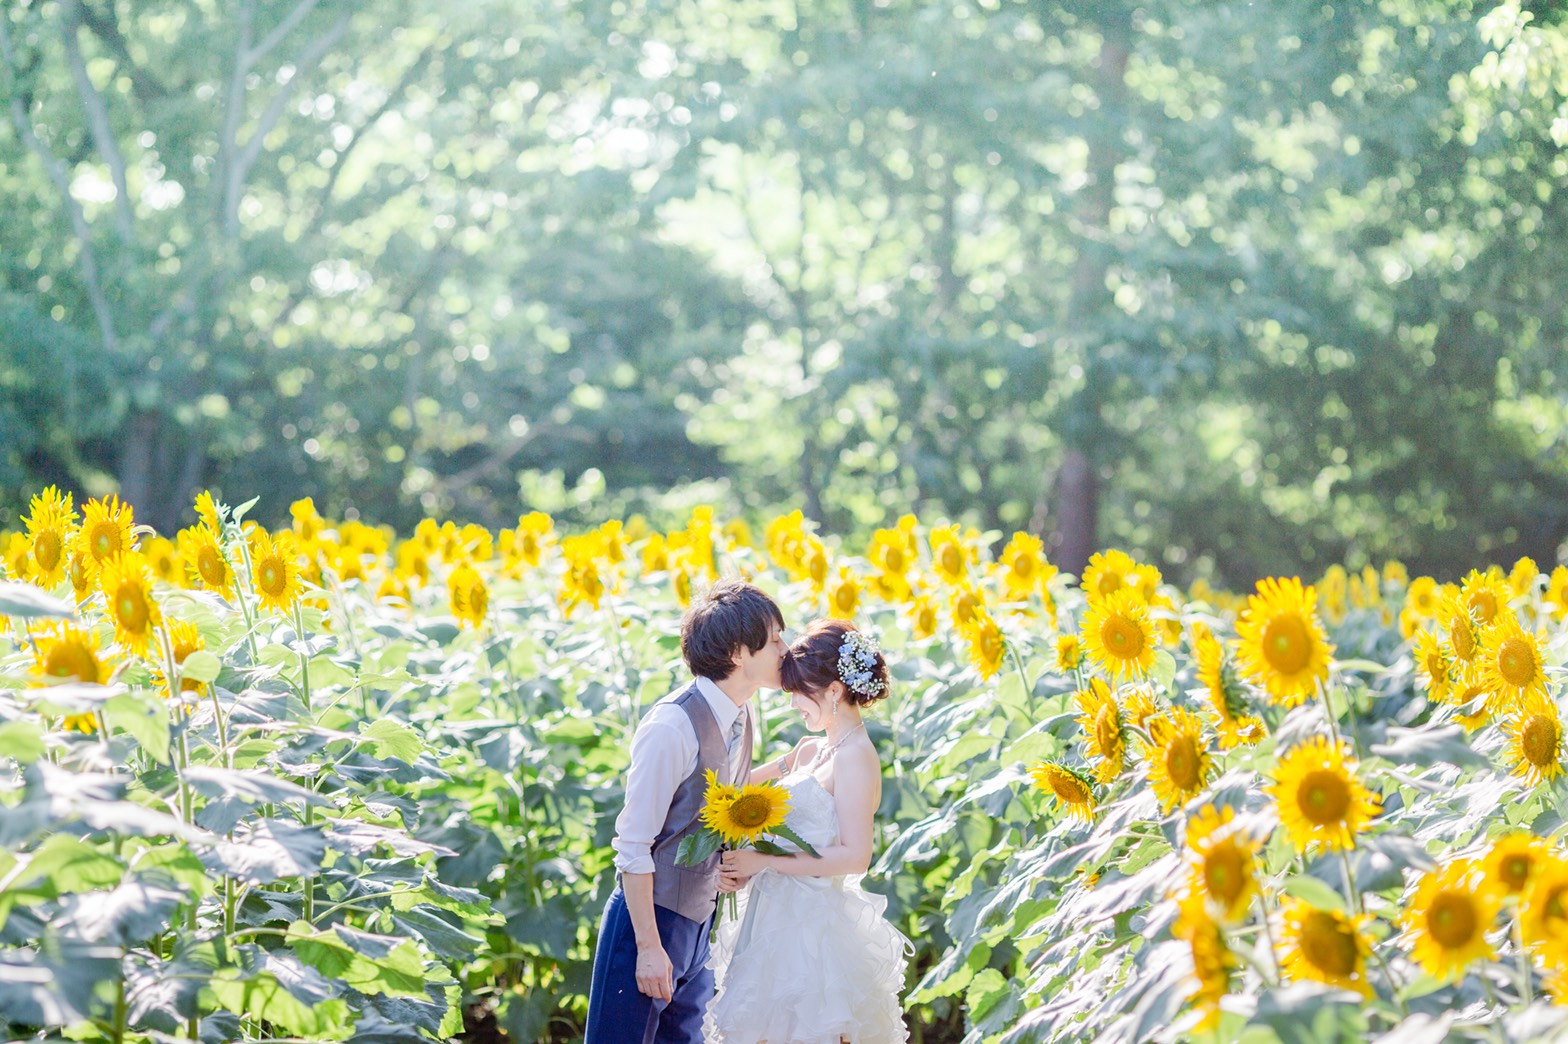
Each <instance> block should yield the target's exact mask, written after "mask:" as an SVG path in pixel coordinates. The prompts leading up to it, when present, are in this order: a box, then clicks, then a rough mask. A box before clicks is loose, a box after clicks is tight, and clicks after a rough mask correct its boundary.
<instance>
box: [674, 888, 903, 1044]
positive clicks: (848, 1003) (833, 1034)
mask: <svg viewBox="0 0 1568 1044" xmlns="http://www.w3.org/2000/svg"><path fill="white" fill-rule="evenodd" d="M886 909H887V899H886V898H885V897H883V896H880V895H877V894H876V893H875V892H867V891H865V890H864V889H863V888H861V887H860V878H859V877H794V876H788V875H785V874H779V873H774V872H773V871H771V870H764V871H763V872H762V873H760V874H758V875H757V876H756V877H754V878H752V881H751V884H750V885H749V886H748V887H747V888H746V889H744V890H743V891H742V892H741V893H740V896H739V917H738V918H737V919H736V920H732V921H726V922H723V923H721V924H720V926H719V931H718V934H717V937H716V938H715V939H714V943H713V957H712V959H711V960H710V961H709V962H708V963H709V967H711V968H713V970H714V976H715V978H716V979H717V982H718V992H717V994H716V995H715V996H714V998H713V1002H712V1003H711V1004H710V1005H709V1006H708V1014H707V1018H706V1020H705V1021H704V1023H703V1039H704V1040H705V1041H708V1042H709V1044H757V1042H758V1041H767V1042H768V1044H838V1042H839V1041H840V1040H848V1041H850V1042H852V1044H903V1042H904V1041H907V1040H908V1039H909V1034H908V1031H907V1030H906V1029H905V1027H904V1019H903V1014H902V1009H901V1006H900V1004H899V993H900V991H901V990H903V988H904V969H905V954H906V952H913V949H914V948H913V946H911V945H910V942H909V940H908V939H906V938H905V937H904V935H903V934H902V933H901V932H899V930H898V929H897V928H894V927H893V926H892V925H891V924H889V923H888V921H887V919H886V918H885V917H883V915H882V914H883V911H884V910H886Z"/></svg>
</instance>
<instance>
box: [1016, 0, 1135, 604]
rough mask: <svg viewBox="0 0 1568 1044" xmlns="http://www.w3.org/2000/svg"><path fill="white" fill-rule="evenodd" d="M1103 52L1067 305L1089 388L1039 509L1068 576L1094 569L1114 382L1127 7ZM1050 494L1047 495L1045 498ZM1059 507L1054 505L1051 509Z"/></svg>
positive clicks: (1072, 407) (1108, 24)
mask: <svg viewBox="0 0 1568 1044" xmlns="http://www.w3.org/2000/svg"><path fill="white" fill-rule="evenodd" d="M1095 21H1096V24H1097V25H1098V27H1099V30H1100V53H1099V57H1098V58H1097V59H1096V61H1095V65H1094V70H1093V72H1092V74H1091V76H1090V83H1091V85H1092V86H1093V87H1094V91H1095V94H1096V95H1097V96H1098V98H1099V100H1100V116H1099V119H1097V120H1096V121H1094V122H1093V124H1091V126H1092V128H1093V130H1092V131H1091V132H1090V134H1089V140H1088V146H1089V156H1088V165H1087V166H1088V171H1087V173H1088V181H1087V184H1085V186H1084V188H1083V190H1082V191H1081V192H1080V193H1079V194H1078V199H1077V202H1076V206H1075V208H1074V209H1075V212H1076V216H1077V224H1078V226H1079V227H1080V228H1081V229H1082V230H1083V231H1082V233H1081V234H1080V238H1079V247H1078V257H1077V259H1076V260H1075V261H1074V263H1073V273H1072V283H1071V292H1070V296H1069V298H1068V304H1067V328H1068V329H1069V330H1070V331H1072V332H1073V333H1074V334H1075V335H1078V336H1082V337H1083V338H1084V340H1085V351H1084V384H1083V387H1082V389H1080V390H1079V391H1078V393H1077V394H1076V395H1074V396H1073V398H1072V400H1071V401H1070V402H1069V403H1068V404H1067V408H1066V424H1065V425H1064V428H1063V432H1062V436H1063V442H1064V443H1065V449H1064V452H1063V454H1062V463H1061V466H1060V468H1059V470H1058V471H1057V475H1056V479H1055V481H1054V482H1053V483H1051V484H1050V486H1049V487H1048V492H1045V495H1044V496H1043V497H1042V503H1040V504H1038V505H1037V506H1036V521H1037V522H1038V523H1040V524H1039V525H1038V527H1037V528H1039V529H1040V530H1042V531H1043V530H1044V529H1045V528H1046V527H1045V523H1046V521H1047V520H1048V519H1049V520H1051V521H1053V522H1054V526H1053V528H1052V532H1051V535H1050V538H1049V540H1048V541H1047V544H1048V546H1050V547H1051V548H1052V549H1053V554H1054V555H1055V561H1056V564H1057V565H1058V566H1060V567H1061V569H1063V570H1064V571H1066V572H1069V573H1073V574H1075V575H1078V576H1082V575H1083V569H1084V567H1085V566H1086V565H1088V564H1089V556H1090V555H1091V554H1093V553H1094V550H1095V544H1096V541H1097V538H1098V532H1099V476H1098V471H1099V463H1100V462H1099V459H1098V454H1097V452H1096V447H1098V446H1099V445H1100V444H1101V443H1102V441H1103V440H1102V439H1101V438H1100V433H1101V430H1102V427H1103V421H1102V419H1101V417H1100V406H1101V398H1102V395H1103V392H1104V383H1105V381H1106V380H1107V379H1108V375H1106V374H1105V373H1104V372H1103V366H1102V363H1101V354H1102V351H1103V349H1102V347H1101V344H1100V341H1101V333H1100V330H1101V328H1102V324H1101V323H1100V322H1099V321H1098V320H1099V317H1100V316H1101V315H1103V313H1104V312H1105V311H1106V310H1107V309H1108V308H1109V307H1111V300H1110V294H1109V293H1108V292H1107V290H1106V288H1105V277H1106V274H1107V272H1108V271H1109V269H1110V264H1111V259H1112V256H1113V251H1112V249H1111V246H1110V234H1111V233H1110V216H1111V209H1112V207H1113V206H1114V205H1115V202H1116V168H1117V165H1118V163H1119V162H1120V160H1121V158H1122V152H1123V150H1124V145H1123V142H1122V128H1123V126H1124V125H1125V118H1126V112H1127V59H1128V57H1129V56H1130V54H1131V52H1132V38H1133V30H1132V15H1131V12H1130V11H1129V10H1128V9H1127V8H1125V7H1123V6H1121V5H1120V4H1106V5H1104V6H1103V7H1101V8H1100V9H1099V10H1098V11H1097V12H1096V17H1095ZM1043 492H1044V491H1043ZM1050 501H1054V503H1050Z"/></svg>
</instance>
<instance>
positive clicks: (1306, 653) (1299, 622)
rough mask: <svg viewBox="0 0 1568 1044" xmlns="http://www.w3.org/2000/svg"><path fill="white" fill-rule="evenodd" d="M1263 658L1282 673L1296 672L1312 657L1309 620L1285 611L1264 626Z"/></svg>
mask: <svg viewBox="0 0 1568 1044" xmlns="http://www.w3.org/2000/svg"><path fill="white" fill-rule="evenodd" d="M1263 658H1264V659H1266V660H1267V661H1268V663H1269V666H1270V667H1272V668H1274V670H1275V671H1277V672H1279V673H1280V674H1295V673H1297V672H1298V671H1300V670H1301V669H1302V668H1304V667H1306V665H1307V663H1308V661H1309V660H1311V658H1312V639H1311V635H1310V634H1309V633H1308V632H1307V622H1306V621H1305V620H1303V619H1302V618H1301V617H1300V615H1298V614H1296V613H1284V614H1281V615H1279V616H1276V617H1274V618H1273V619H1271V620H1270V621H1269V622H1268V623H1267V624H1265V625H1264V627H1263Z"/></svg>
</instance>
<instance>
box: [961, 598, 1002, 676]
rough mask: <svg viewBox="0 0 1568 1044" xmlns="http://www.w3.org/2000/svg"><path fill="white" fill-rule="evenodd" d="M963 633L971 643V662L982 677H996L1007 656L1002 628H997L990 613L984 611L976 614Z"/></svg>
mask: <svg viewBox="0 0 1568 1044" xmlns="http://www.w3.org/2000/svg"><path fill="white" fill-rule="evenodd" d="M963 633H964V637H965V639H967V640H968V642H969V662H970V663H972V664H974V666H975V670H977V671H979V672H980V677H982V678H986V679H990V678H994V677H996V674H997V672H998V671H1000V670H1001V669H1002V661H1003V659H1004V658H1005V657H1006V656H1007V639H1005V638H1004V637H1003V636H1002V629H1001V627H999V626H997V623H996V621H995V620H993V619H992V618H991V614H990V613H987V612H984V611H982V612H978V613H976V614H975V616H974V619H973V620H972V621H971V623H970V624H969V626H967V627H965V628H964V629H963Z"/></svg>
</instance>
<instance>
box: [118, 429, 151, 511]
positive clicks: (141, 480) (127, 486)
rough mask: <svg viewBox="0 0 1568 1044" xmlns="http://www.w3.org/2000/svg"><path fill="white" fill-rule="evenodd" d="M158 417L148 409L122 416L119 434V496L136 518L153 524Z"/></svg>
mask: <svg viewBox="0 0 1568 1044" xmlns="http://www.w3.org/2000/svg"><path fill="white" fill-rule="evenodd" d="M160 426H161V423H160V418H159V416H158V415H157V414H156V413H152V412H150V411H147V410H136V411H133V412H132V413H131V414H130V415H129V416H128V417H126V418H125V425H124V427H123V428H122V429H121V433H120V438H121V440H122V441H121V443H120V476H119V477H120V499H121V500H123V501H125V502H126V503H128V504H130V505H131V507H132V509H133V513H134V515H135V518H136V521H137V522H143V523H146V524H148V525H155V523H154V521H153V517H154V516H155V515H157V514H158V513H159V512H158V505H157V504H156V502H155V501H156V492H155V491H154V489H153V481H154V478H153V476H154V472H155V471H156V467H155V462H156V461H157V457H158V429H159V427H160Z"/></svg>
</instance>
